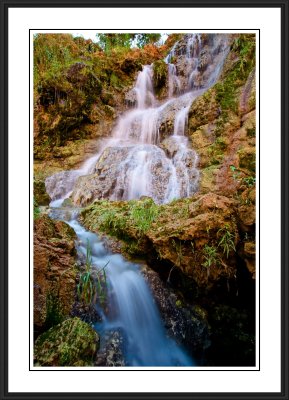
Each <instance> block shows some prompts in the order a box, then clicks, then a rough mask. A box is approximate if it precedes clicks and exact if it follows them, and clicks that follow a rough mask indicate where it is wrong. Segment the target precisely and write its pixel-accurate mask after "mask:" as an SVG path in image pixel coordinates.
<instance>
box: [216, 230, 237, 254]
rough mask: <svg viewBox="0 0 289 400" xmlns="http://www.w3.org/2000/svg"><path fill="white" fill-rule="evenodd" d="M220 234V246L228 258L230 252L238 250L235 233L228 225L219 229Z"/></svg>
mask: <svg viewBox="0 0 289 400" xmlns="http://www.w3.org/2000/svg"><path fill="white" fill-rule="evenodd" d="M218 236H221V237H220V240H219V243H218V247H221V248H222V249H223V253H224V254H226V256H227V258H228V257H229V253H230V252H231V251H232V250H233V251H236V248H235V243H234V238H235V235H234V234H232V233H231V232H230V231H229V227H228V225H226V226H225V227H224V228H221V229H219V230H218Z"/></svg>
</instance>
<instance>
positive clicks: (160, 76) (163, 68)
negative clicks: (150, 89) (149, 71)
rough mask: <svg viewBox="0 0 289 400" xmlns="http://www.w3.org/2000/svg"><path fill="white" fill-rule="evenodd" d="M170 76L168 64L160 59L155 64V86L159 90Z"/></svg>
mask: <svg viewBox="0 0 289 400" xmlns="http://www.w3.org/2000/svg"><path fill="white" fill-rule="evenodd" d="M167 76H168V66H167V64H166V63H165V62H164V61H163V60H158V61H156V62H154V64H153V82H154V88H155V90H156V91H157V92H159V91H160V90H161V89H162V88H163V87H164V86H165V85H166V81H167Z"/></svg>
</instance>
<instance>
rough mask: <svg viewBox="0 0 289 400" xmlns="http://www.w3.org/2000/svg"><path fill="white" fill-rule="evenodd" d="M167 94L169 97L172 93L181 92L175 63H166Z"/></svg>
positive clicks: (177, 93)
mask: <svg viewBox="0 0 289 400" xmlns="http://www.w3.org/2000/svg"><path fill="white" fill-rule="evenodd" d="M168 87H169V88H168V96H169V98H171V97H173V96H174V95H179V94H180V92H181V83H180V80H179V78H178V76H177V69H176V66H175V64H170V63H169V64H168Z"/></svg>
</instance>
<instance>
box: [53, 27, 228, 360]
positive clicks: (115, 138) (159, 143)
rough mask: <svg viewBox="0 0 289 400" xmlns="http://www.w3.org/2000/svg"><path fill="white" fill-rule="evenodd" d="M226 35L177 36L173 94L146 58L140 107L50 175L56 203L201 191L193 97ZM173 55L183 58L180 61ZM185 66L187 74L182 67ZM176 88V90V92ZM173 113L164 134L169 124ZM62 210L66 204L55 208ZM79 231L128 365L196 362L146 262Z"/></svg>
mask: <svg viewBox="0 0 289 400" xmlns="http://www.w3.org/2000/svg"><path fill="white" fill-rule="evenodd" d="M227 51H228V47H227V39H226V35H211V37H210V43H209V44H206V45H203V43H202V35H200V34H192V35H185V38H184V46H181V45H180V44H179V43H176V44H175V46H174V47H173V49H172V51H171V53H170V54H169V55H168V56H167V57H166V59H165V61H166V63H167V64H168V98H167V100H165V101H163V102H160V101H158V100H157V99H156V97H155V95H154V91H153V83H152V82H153V81H152V78H153V68H152V66H150V65H147V66H144V67H143V70H142V71H141V72H140V73H139V75H138V77H137V81H136V85H135V87H134V89H133V90H134V93H135V97H136V108H134V109H132V110H130V111H128V112H127V113H125V114H124V115H122V116H121V117H120V118H119V119H118V122H117V125H116V127H115V129H114V131H113V133H112V137H111V138H110V139H109V140H106V141H104V142H103V145H102V147H101V149H100V151H99V152H98V154H96V155H95V156H94V157H93V158H91V159H89V160H87V161H86V163H85V164H84V165H83V166H82V168H80V169H79V170H75V171H64V172H60V173H58V174H55V175H53V176H51V177H49V178H47V179H46V190H47V192H48V194H49V195H50V197H51V198H52V200H53V201H52V203H51V205H52V206H55V207H59V206H60V204H61V203H62V201H63V199H64V198H66V197H68V196H71V198H72V201H73V202H74V203H75V204H80V205H85V204H87V203H89V202H91V201H93V200H94V199H102V198H108V199H110V200H120V199H122V200H130V199H138V198H140V197H141V196H143V195H146V196H150V197H152V198H153V199H154V201H155V202H157V203H166V202H169V201H171V200H173V199H175V198H180V197H188V196H191V195H192V194H193V193H195V192H196V191H197V187H198V180H199V172H198V169H197V163H198V156H197V154H196V152H195V151H194V150H193V149H192V148H190V144H189V140H188V137H186V135H185V134H186V128H187V123H188V112H189V109H190V106H191V104H192V102H193V101H194V99H196V98H197V97H198V96H199V95H201V94H202V93H204V91H205V90H207V89H208V88H209V87H210V86H212V85H213V84H214V82H215V81H216V79H217V78H218V76H219V74H220V71H221V69H222V65H223V62H224V60H225V57H226V55H227ZM174 59H177V60H178V63H177V64H174V63H173V62H174V61H175V60H174ZM179 70H182V74H180V75H179V74H178V71H179ZM174 96H175V97H174ZM170 121H172V122H173V124H170V127H169V128H166V130H165V134H164V133H163V127H164V126H166V125H168V124H167V123H168V122H170ZM53 214H54V217H56V218H62V219H64V220H67V218H64V217H63V212H62V211H61V209H58V211H57V209H55V210H54V211H53ZM68 223H69V224H70V225H71V226H72V227H73V228H74V230H75V231H76V234H77V236H78V249H79V251H80V252H82V253H83V254H85V253H86V241H87V239H88V240H89V242H90V246H91V249H92V262H93V264H94V265H96V266H98V267H103V266H104V265H105V264H106V263H107V262H109V263H108V265H107V267H106V273H107V279H108V303H109V312H108V315H105V314H103V320H102V323H101V324H99V325H98V326H97V329H98V330H100V332H101V333H102V332H103V331H107V330H111V329H112V330H113V329H119V330H120V331H121V333H122V335H123V337H124V341H125V346H124V347H125V348H124V354H125V362H126V365H129V366H189V365H190V366H192V365H194V362H193V360H192V359H190V357H188V356H187V355H186V354H185V352H184V351H183V350H182V349H181V348H180V347H179V346H177V344H176V343H175V342H174V341H172V340H171V339H169V338H167V336H166V332H165V330H164V327H163V325H162V322H161V319H160V316H159V313H158V310H157V308H156V306H155V304H154V301H153V298H152V295H151V293H150V290H149V288H148V286H147V284H146V283H145V281H144V279H143V277H142V275H141V273H140V271H139V267H138V266H137V265H135V264H132V263H129V262H127V261H125V260H124V258H123V257H122V256H121V255H119V254H111V253H109V252H107V250H106V249H105V248H104V246H103V243H102V242H101V241H100V240H99V238H98V237H97V236H96V235H95V234H93V233H90V232H87V231H85V229H84V228H83V227H82V226H81V225H80V224H79V223H78V222H77V221H76V219H72V220H68Z"/></svg>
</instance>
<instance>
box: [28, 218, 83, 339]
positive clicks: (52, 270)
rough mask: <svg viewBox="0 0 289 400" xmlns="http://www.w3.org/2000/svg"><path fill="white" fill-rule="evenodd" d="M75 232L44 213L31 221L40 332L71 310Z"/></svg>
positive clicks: (35, 295)
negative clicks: (32, 222)
mask: <svg viewBox="0 0 289 400" xmlns="http://www.w3.org/2000/svg"><path fill="white" fill-rule="evenodd" d="M74 240H75V233H74V231H73V229H72V228H70V226H69V225H67V224H66V223H64V222H62V221H53V220H51V219H50V218H49V217H48V216H46V215H43V216H40V217H39V218H37V219H36V220H35V221H34V274H33V285H34V326H35V332H36V333H37V332H41V331H43V330H44V329H47V328H48V327H49V326H52V325H54V324H55V323H57V322H60V321H61V320H62V318H63V317H64V316H66V315H69V313H70V312H71V309H72V306H73V303H74V298H75V287H76V282H75V279H76V270H75V263H76V250H75V246H74Z"/></svg>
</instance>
